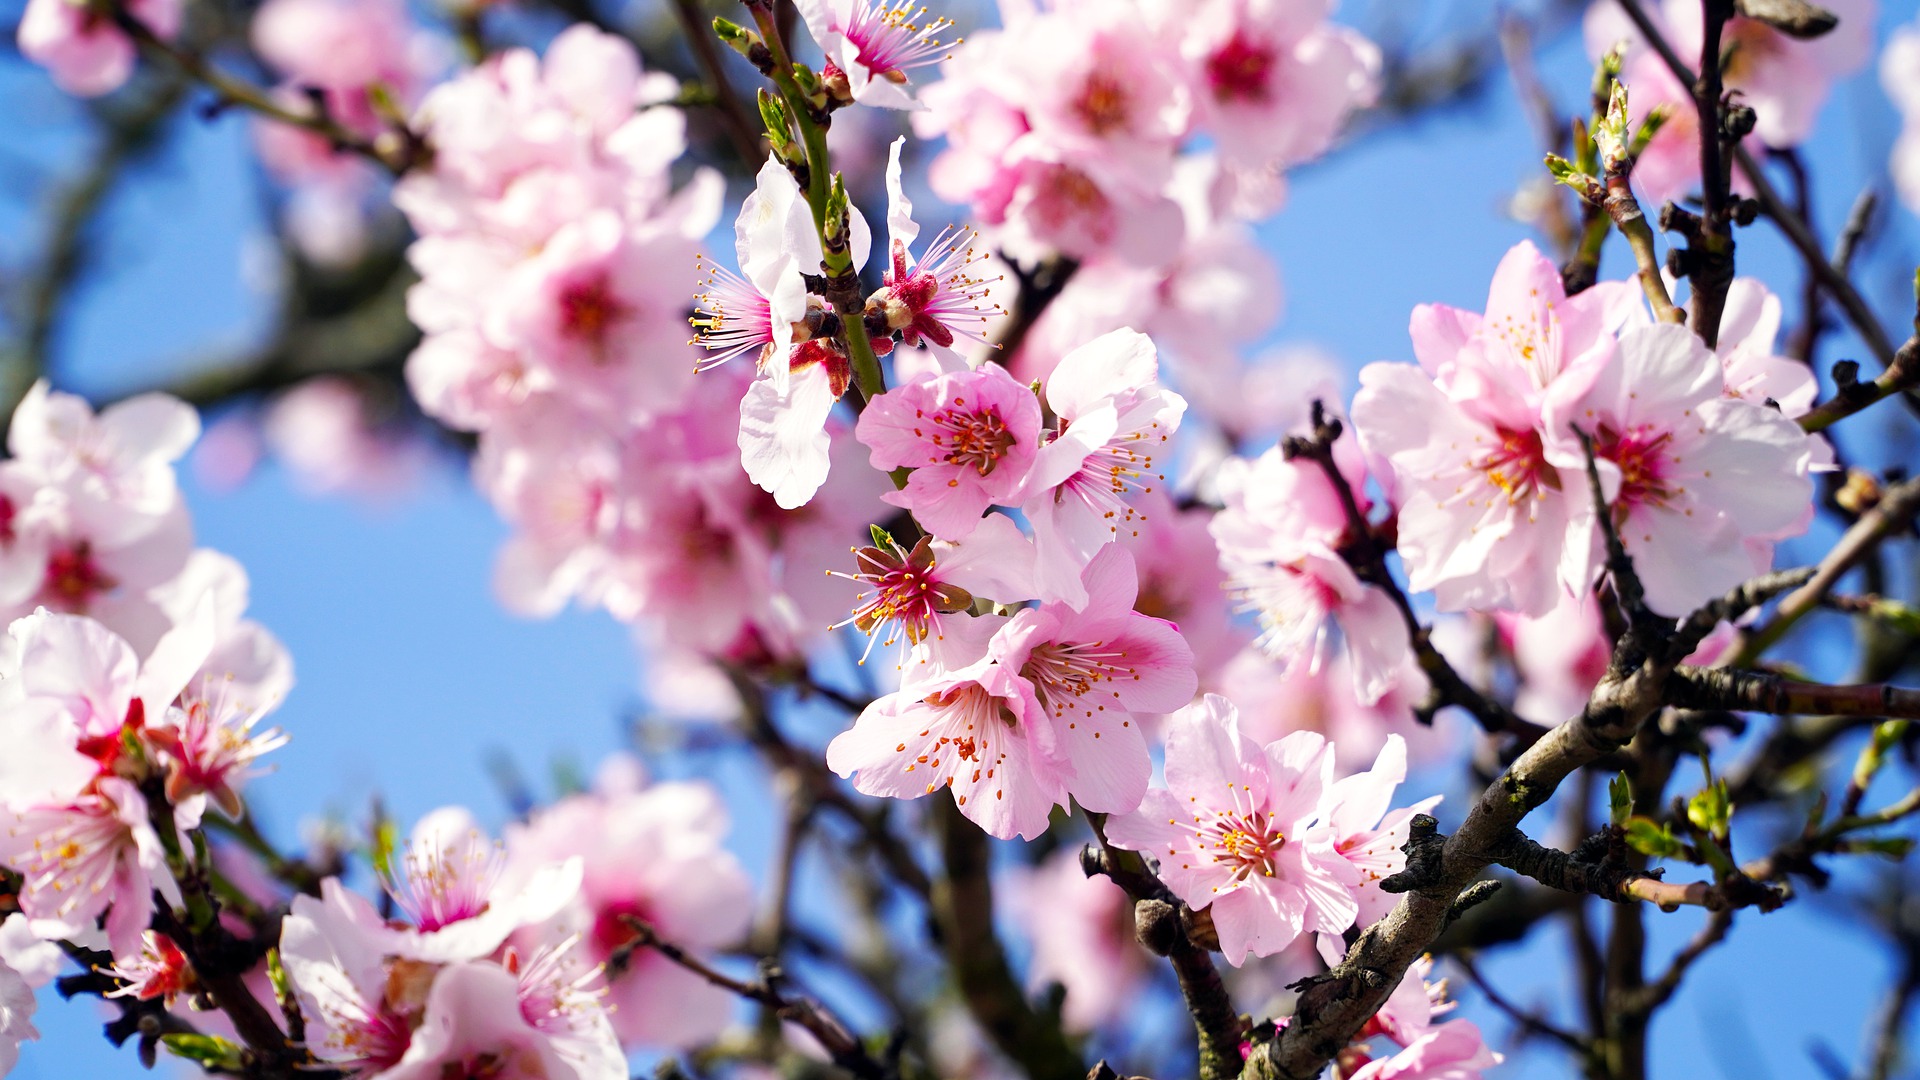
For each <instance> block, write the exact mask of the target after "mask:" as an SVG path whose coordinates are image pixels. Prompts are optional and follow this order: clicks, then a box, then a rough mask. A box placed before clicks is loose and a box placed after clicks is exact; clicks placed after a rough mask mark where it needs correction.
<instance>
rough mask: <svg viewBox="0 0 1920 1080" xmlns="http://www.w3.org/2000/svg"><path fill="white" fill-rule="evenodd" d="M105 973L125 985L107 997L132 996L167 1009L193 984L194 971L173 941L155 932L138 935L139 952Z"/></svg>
mask: <svg viewBox="0 0 1920 1080" xmlns="http://www.w3.org/2000/svg"><path fill="white" fill-rule="evenodd" d="M106 973H107V974H108V975H111V976H113V977H114V978H116V979H119V980H120V981H121V982H123V983H124V984H125V985H123V986H121V987H120V988H119V989H118V990H113V991H109V992H108V993H107V994H106V995H105V996H106V997H131V998H135V999H138V1000H140V1001H153V1000H155V999H158V1000H160V1001H163V1002H165V1003H166V1004H167V1005H168V1006H169V1007H171V1006H172V1005H173V1002H174V999H175V998H176V997H178V996H180V994H182V993H184V992H186V991H187V990H189V989H190V988H191V986H192V984H193V968H192V967H191V966H189V965H188V963H187V957H186V954H185V953H182V952H181V951H180V947H179V946H178V945H175V944H174V943H173V939H172V938H169V937H168V936H167V935H165V934H162V933H159V932H157V931H154V930H148V931H146V932H144V933H142V934H141V935H140V952H139V954H138V955H137V956H131V957H125V958H122V959H120V960H118V961H116V962H115V963H114V965H113V966H112V967H110V968H108V969H107V971H106Z"/></svg>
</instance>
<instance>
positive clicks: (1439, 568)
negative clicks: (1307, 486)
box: [1353, 243, 1640, 614]
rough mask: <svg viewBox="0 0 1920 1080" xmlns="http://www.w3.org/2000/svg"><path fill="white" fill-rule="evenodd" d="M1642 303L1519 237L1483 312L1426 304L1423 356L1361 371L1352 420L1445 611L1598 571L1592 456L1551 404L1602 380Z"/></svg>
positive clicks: (1511, 599)
mask: <svg viewBox="0 0 1920 1080" xmlns="http://www.w3.org/2000/svg"><path fill="white" fill-rule="evenodd" d="M1639 303H1640V301H1639V299H1638V297H1637V296H1636V295H1635V289H1634V287H1633V286H1631V285H1629V284H1627V283H1622V282H1603V283H1601V284H1598V285H1595V286H1593V287H1592V288H1590V289H1588V290H1586V291H1585V292H1582V293H1580V294H1578V295H1576V296H1572V297H1569V296H1567V295H1566V292H1565V290H1564V288H1563V287H1562V285H1561V282H1560V272H1559V270H1558V269H1557V268H1555V267H1554V265H1553V264H1552V262H1550V261H1549V260H1548V259H1547V258H1546V257H1545V256H1544V255H1542V254H1541V253H1540V252H1539V251H1538V250H1537V249H1536V248H1534V246H1533V245H1532V244H1527V243H1523V244H1520V245H1518V246H1517V247H1515V248H1514V249H1513V250H1512V251H1510V252H1508V254H1507V256H1506V258H1504V259H1502V260H1501V262H1500V266H1499V268H1498V269H1497V270H1496V271H1495V273H1494V277H1493V284H1492V287H1491V289H1490V290H1489V292H1488V297H1487V311H1486V314H1485V315H1479V314H1475V313H1473V312H1469V311H1462V310H1459V309H1457V308H1450V307H1446V306H1444V305H1440V304H1428V305H1422V306H1421V307H1419V308H1416V309H1415V310H1414V314H1413V323H1412V336H1413V347H1414V352H1415V355H1417V356H1418V357H1419V360H1420V363H1419V366H1418V367H1415V366H1413V365H1410V364H1370V365H1368V366H1367V367H1366V368H1365V369H1363V370H1362V371H1361V373H1360V383H1361V390H1360V393H1359V394H1358V395H1357V396H1356V397H1355V398H1354V402H1353V421H1354V429H1355V432H1356V433H1357V434H1358V435H1359V438H1360V442H1361V445H1363V446H1364V447H1365V448H1366V449H1367V451H1368V453H1369V454H1370V455H1372V456H1373V457H1374V458H1377V459H1381V460H1384V461H1385V462H1387V463H1388V464H1390V465H1391V466H1392V478H1391V483H1390V487H1391V490H1392V491H1393V492H1394V494H1395V498H1396V501H1397V502H1398V505H1399V550H1400V555H1401V558H1402V559H1403V560H1405V563H1406V568H1407V576H1408V584H1409V585H1410V586H1411V587H1412V588H1413V589H1414V590H1416V591H1421V592H1426V591H1431V592H1433V594H1434V597H1435V600H1436V601H1437V602H1438V604H1439V607H1440V609H1441V610H1442V611H1460V610H1465V609H1468V608H1475V609H1481V610H1490V609H1494V608H1503V609H1507V610H1513V611H1520V612H1524V613H1528V614H1539V613H1542V612H1545V611H1546V610H1548V609H1549V608H1551V607H1553V606H1554V604H1555V603H1556V602H1557V600H1558V597H1559V596H1560V595H1561V594H1562V593H1563V592H1570V593H1578V592H1583V591H1585V589H1586V588H1587V587H1588V585H1589V584H1590V582H1589V578H1590V576H1591V570H1592V566H1593V558H1594V554H1593V548H1592V540H1591V537H1590V535H1588V534H1585V533H1581V532H1579V531H1578V530H1575V529H1573V528H1572V527H1571V523H1572V522H1573V520H1574V517H1575V515H1576V514H1578V513H1579V512H1581V509H1582V508H1583V507H1585V506H1586V505H1587V504H1588V503H1589V502H1590V500H1589V499H1588V498H1587V495H1586V485H1585V483H1584V479H1585V478H1584V476H1583V475H1582V473H1583V471H1584V462H1585V459H1584V457H1583V455H1582V453H1581V450H1580V446H1579V442H1578V440H1577V438H1576V437H1575V436H1574V434H1573V433H1572V431H1570V430H1568V429H1566V428H1564V427H1560V426H1556V425H1554V424H1552V423H1550V422H1549V421H1548V419H1547V414H1548V411H1549V410H1550V409H1560V410H1562V411H1564V407H1565V406H1566V404H1568V403H1570V402H1572V401H1573V400H1574V399H1576V398H1578V397H1579V396H1580V395H1581V394H1583V393H1585V392H1586V390H1587V389H1588V387H1590V386H1591V385H1592V384H1593V380H1594V379H1595V378H1596V377H1597V376H1598V375H1599V372H1600V370H1601V369H1602V368H1604V367H1605V366H1606V365H1607V364H1608V363H1609V361H1610V360H1611V358H1612V355H1613V343H1614V337H1613V334H1614V332H1615V331H1616V330H1617V329H1618V328H1619V327H1620V326H1621V325H1623V324H1624V323H1625V322H1626V321H1627V320H1628V319H1630V318H1631V317H1632V316H1633V314H1634V312H1635V310H1636V308H1637V307H1638V305H1639Z"/></svg>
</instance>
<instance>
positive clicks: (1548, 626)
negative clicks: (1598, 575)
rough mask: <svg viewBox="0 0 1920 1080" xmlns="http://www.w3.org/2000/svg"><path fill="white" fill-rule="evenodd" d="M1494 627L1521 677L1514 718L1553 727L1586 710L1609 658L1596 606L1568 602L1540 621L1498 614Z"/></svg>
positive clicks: (1595, 603) (1590, 600) (1585, 601)
mask: <svg viewBox="0 0 1920 1080" xmlns="http://www.w3.org/2000/svg"><path fill="white" fill-rule="evenodd" d="M1494 621H1495V625H1497V626H1498V627H1499V628H1500V634H1501V636H1502V637H1504V638H1506V639H1507V642H1508V645H1509V648H1510V649H1511V650H1512V653H1513V666H1514V674H1515V675H1517V676H1518V677H1519V688H1518V691H1517V692H1516V693H1515V695H1514V701H1513V707H1514V711H1515V712H1517V713H1519V714H1520V715H1522V716H1525V717H1526V718H1528V719H1529V720H1536V721H1538V722H1540V723H1543V724H1557V723H1559V722H1560V721H1562V720H1565V719H1567V718H1568V717H1570V716H1573V715H1575V714H1576V713H1578V712H1579V711H1580V710H1581V709H1583V708H1585V707H1586V704H1587V697H1588V695H1590V694H1592V693H1593V688H1594V687H1595V686H1597V685H1599V683H1600V679H1601V677H1602V676H1604V675H1606V673H1607V662H1608V660H1609V659H1610V658H1611V656H1612V654H1613V643H1612V642H1611V641H1609V640H1608V639H1607V635H1606V629H1605V627H1604V626H1603V624H1602V620H1601V615H1600V605H1599V601H1598V600H1596V599H1595V598H1594V597H1592V596H1583V597H1581V598H1579V599H1577V600H1576V599H1574V598H1572V597H1567V598H1565V599H1562V600H1561V601H1560V603H1559V605H1557V606H1556V607H1554V608H1553V610H1551V611H1549V612H1547V613H1546V614H1544V615H1536V616H1526V615H1510V614H1508V613H1506V612H1500V613H1497V614H1496V615H1495V616H1494Z"/></svg>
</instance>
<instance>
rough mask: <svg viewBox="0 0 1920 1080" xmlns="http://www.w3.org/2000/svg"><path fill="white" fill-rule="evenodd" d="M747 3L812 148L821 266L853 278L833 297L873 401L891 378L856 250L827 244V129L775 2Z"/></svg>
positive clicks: (861, 384)
mask: <svg viewBox="0 0 1920 1080" xmlns="http://www.w3.org/2000/svg"><path fill="white" fill-rule="evenodd" d="M747 7H748V9H749V10H751V11H752V12H753V20H754V22H755V23H756V24H757V25H758V26H759V29H760V36H761V37H762V38H763V39H765V41H766V44H767V51H768V52H769V53H772V54H773V70H772V71H770V72H769V73H768V74H769V76H770V77H771V78H772V79H773V82H774V85H775V86H778V87H779V88H780V93H781V95H782V96H783V97H785V98H786V99H787V107H788V109H789V110H790V111H792V113H793V118H794V122H795V123H797V124H799V125H800V141H801V142H802V143H804V144H805V145H806V148H807V205H808V206H809V207H811V208H812V210H813V227H814V231H815V232H816V233H817V234H818V235H819V237H820V251H821V255H822V260H821V268H822V269H824V270H825V271H826V277H827V279H828V280H829V281H846V280H849V279H851V280H853V281H854V282H855V285H854V287H853V289H852V290H851V291H842V290H835V293H836V295H834V296H832V297H830V299H831V300H832V302H833V309H834V311H836V312H838V313H839V315H840V326H841V328H842V329H843V330H844V331H845V332H846V337H847V358H848V359H849V360H850V361H851V362H852V365H853V384H854V385H855V386H856V387H858V388H859V389H860V396H861V397H863V398H865V399H866V400H868V401H871V400H873V399H874V398H876V397H878V396H880V395H881V394H884V393H886V392H887V380H886V376H885V375H884V374H882V373H881V371H880V358H879V357H878V356H876V355H874V351H873V342H872V341H871V340H870V339H869V338H868V337H867V324H866V305H865V304H864V303H863V302H862V301H861V298H860V290H859V286H858V281H859V278H858V273H859V272H858V271H857V270H856V269H855V268H854V265H853V253H852V251H851V250H849V249H848V248H847V247H846V246H845V245H844V244H841V245H838V246H836V245H833V244H830V243H828V242H827V190H828V184H829V178H830V177H831V176H832V175H833V172H832V165H833V162H832V159H831V157H830V156H829V154H828V152H827V129H826V128H825V127H823V126H821V125H820V124H819V123H818V122H816V121H815V119H814V109H813V104H812V102H810V101H808V100H807V98H806V95H804V94H802V93H801V92H800V84H799V83H797V82H795V81H794V78H793V58H792V56H791V55H790V54H789V53H788V52H787V43H786V40H785V39H784V38H782V37H781V35H780V25H779V23H778V22H777V21H776V20H775V19H774V17H773V6H772V5H771V4H769V3H761V2H755V0H748V3H747Z"/></svg>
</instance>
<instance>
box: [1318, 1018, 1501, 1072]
mask: <svg viewBox="0 0 1920 1080" xmlns="http://www.w3.org/2000/svg"><path fill="white" fill-rule="evenodd" d="M1504 1060H1506V1058H1505V1057H1504V1056H1503V1055H1501V1054H1499V1053H1496V1052H1495V1051H1493V1050H1492V1049H1490V1048H1489V1047H1488V1046H1487V1042H1486V1039H1485V1037H1484V1036H1482V1035H1481V1034H1480V1028H1479V1026H1478V1025H1477V1024H1475V1023H1474V1022H1473V1021H1471V1020H1449V1021H1447V1022H1446V1023H1444V1024H1440V1025H1438V1026H1437V1027H1434V1028H1432V1029H1430V1030H1428V1031H1425V1032H1423V1033H1422V1034H1421V1035H1420V1036H1419V1037H1418V1038H1416V1039H1414V1040H1413V1042H1412V1043H1410V1044H1409V1045H1408V1046H1407V1047H1406V1048H1405V1049H1403V1050H1401V1051H1400V1052H1399V1053H1397V1054H1394V1055H1393V1056H1392V1057H1386V1058H1377V1059H1375V1060H1373V1061H1369V1062H1368V1063H1367V1064H1365V1065H1362V1066H1361V1067H1360V1068H1359V1070H1358V1071H1356V1072H1354V1073H1352V1074H1350V1075H1351V1076H1352V1080H1478V1078H1479V1077H1480V1075H1481V1074H1482V1073H1484V1072H1485V1071H1486V1070H1488V1069H1491V1068H1493V1067H1494V1066H1495V1065H1498V1064H1500V1063H1501V1062H1502V1061H1504Z"/></svg>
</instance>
